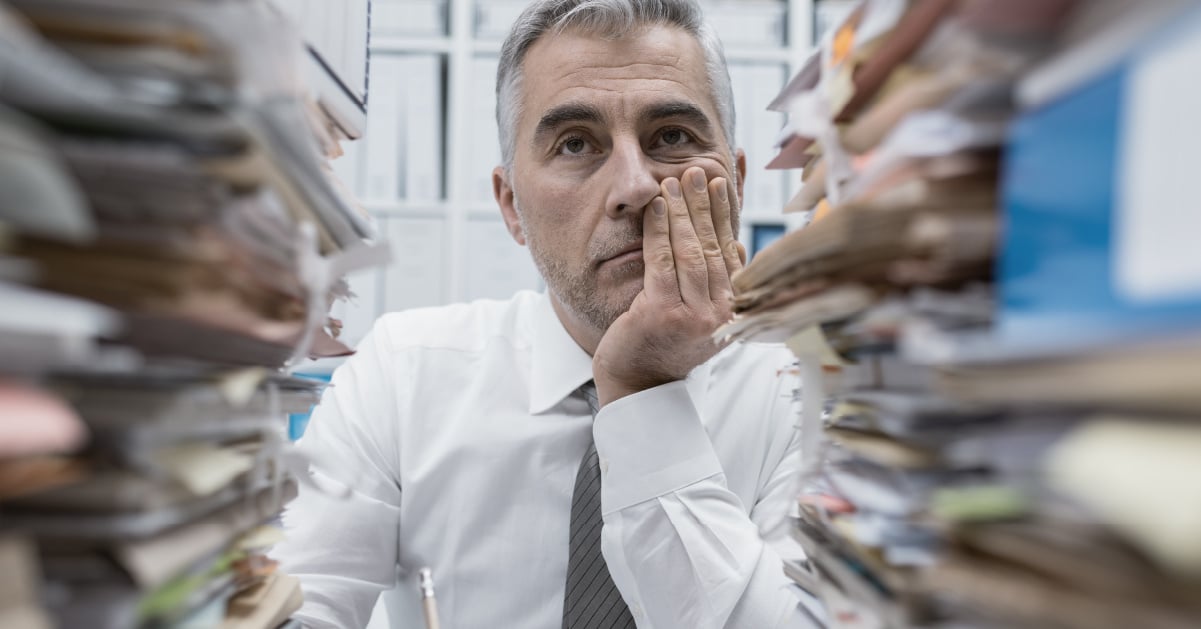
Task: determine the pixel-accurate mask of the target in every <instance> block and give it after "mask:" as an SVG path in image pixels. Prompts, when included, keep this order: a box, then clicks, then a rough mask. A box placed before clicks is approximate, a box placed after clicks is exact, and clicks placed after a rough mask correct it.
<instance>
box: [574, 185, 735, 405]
mask: <svg viewBox="0 0 1201 629" xmlns="http://www.w3.org/2000/svg"><path fill="white" fill-rule="evenodd" d="M682 179H683V180H682V181H681V180H677V179H675V178H674V177H673V178H669V179H665V180H664V181H663V182H662V184H661V186H660V194H661V195H662V196H661V197H656V198H655V199H654V200H653V201H652V202H651V204H650V208H649V209H648V210H647V211H646V213H645V215H644V217H643V226H644V228H643V241H642V256H643V260H644V261H645V266H646V274H645V278H644V281H643V287H642V292H640V293H639V294H638V296H637V297H635V298H634V303H633V304H632V305H631V306H630V309H629V311H628V312H626V313H625V314H623V315H621V316H620V317H618V318H617V320H616V321H614V322H613V325H612V326H610V327H609V330H608V332H606V333H605V335H604V337H603V338H602V339H601V342H600V345H599V346H598V347H597V349H596V354H595V356H594V357H593V360H592V372H593V377H594V378H595V380H596V389H597V394H598V397H599V400H600V403H601V405H602V406H603V405H604V404H607V403H609V402H612V401H614V400H617V399H620V398H622V397H625V396H627V395H630V394H632V393H637V392H639V391H644V390H646V389H649V388H652V387H656V386H659V385H661V384H666V383H668V382H673V381H675V380H681V379H683V378H684V377H685V376H687V375H688V373H689V372H690V371H692V369H693V368H694V367H696V366H697V365H699V364H701V363H703V362H705V361H706V360H708V359H709V358H711V357H712V356H713V355H714V354H716V353H717V351H718V350H719V349H721V346H720V345H718V344H717V343H715V342H714V341H713V337H712V335H713V332H714V331H716V330H717V328H718V327H719V326H720V325H722V324H723V323H725V322H726V321H729V319H730V316H731V302H732V297H733V290H732V288H731V287H730V275H732V274H733V273H734V272H735V271H737V270H738V269H741V268H742V265H743V263H744V262H745V260H746V250H745V249H744V248H743V247H742V245H741V244H740V243H739V242H738V241H737V240H735V239H734V229H733V223H732V219H731V217H732V216H733V215H734V212H732V211H731V207H732V206H733V204H735V203H737V202H738V197H737V194H736V191H735V188H734V185H733V184H732V183H731V182H730V181H729V180H728V179H726V178H723V177H718V178H715V179H713V180H712V181H707V177H706V176H705V171H704V170H702V169H701V168H696V167H694V168H689V169H688V170H686V171H685V172H684V176H683V178H682Z"/></svg>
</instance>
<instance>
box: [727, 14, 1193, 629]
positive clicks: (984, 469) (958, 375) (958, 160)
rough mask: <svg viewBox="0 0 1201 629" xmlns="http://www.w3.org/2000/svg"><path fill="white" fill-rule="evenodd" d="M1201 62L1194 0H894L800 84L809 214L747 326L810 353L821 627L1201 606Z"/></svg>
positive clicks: (795, 91)
mask: <svg viewBox="0 0 1201 629" xmlns="http://www.w3.org/2000/svg"><path fill="white" fill-rule="evenodd" d="M1199 58H1201V12H1199V11H1198V10H1197V7H1196V5H1195V4H1194V3H1189V2H1160V3H1152V5H1150V6H1141V5H1140V6H1131V5H1129V4H1127V3H1119V2H1106V1H1095V2H1084V1H1082V2H1069V1H1062V2H1052V1H1046V2H1007V1H995V2H994V1H988V0H971V1H962V0H960V1H957V0H910V1H896V2H887V1H881V2H870V1H869V2H864V3H862V4H861V5H860V6H859V7H858V8H857V9H856V10H855V11H854V12H852V13H851V15H850V16H849V17H848V18H847V19H846V21H845V22H843V23H842V24H841V25H839V26H838V27H836V28H834V29H832V30H831V31H830V32H829V33H827V34H826V36H825V37H824V39H823V41H822V43H821V45H820V47H819V50H818V51H817V52H815V53H814V55H813V56H812V57H811V59H810V60H809V61H808V62H807V64H806V65H805V67H804V68H803V69H802V70H801V71H800V72H799V73H798V74H797V75H796V76H795V77H794V78H793V79H792V80H791V81H790V82H789V84H788V85H787V86H786V87H785V89H784V91H783V93H782V94H781V95H780V97H779V98H778V99H777V101H776V102H775V103H774V104H773V106H774V107H776V108H778V109H779V110H781V111H786V112H788V113H789V116H790V118H789V123H788V126H787V127H786V129H785V131H784V134H783V138H782V142H781V151H780V154H779V155H778V156H777V158H776V161H775V165H776V166H777V167H781V168H803V169H804V170H803V174H802V179H803V182H804V183H803V186H802V189H801V191H800V193H799V194H798V195H797V197H796V198H794V199H793V200H792V201H791V202H790V203H789V206H788V208H787V209H788V210H792V211H800V212H806V213H808V214H809V216H810V222H809V223H808V224H807V225H806V226H805V227H804V228H802V229H800V230H798V231H795V232H792V233H790V234H787V235H785V236H784V237H782V238H781V239H780V240H779V241H777V242H776V243H775V244H773V245H772V246H770V247H769V248H767V249H766V250H764V251H762V252H760V253H759V255H758V256H757V257H756V258H755V259H754V260H753V261H752V262H751V263H750V264H749V265H748V266H747V267H746V269H745V270H744V271H743V272H742V273H740V274H739V275H738V276H736V277H735V278H734V287H735V292H736V304H735V309H736V312H737V313H738V314H737V316H736V318H735V320H734V321H733V322H732V323H731V324H729V325H728V326H726V327H725V328H724V329H723V330H722V332H721V333H722V334H723V335H724V336H726V337H729V338H735V339H744V340H769V341H785V342H787V343H788V344H789V346H790V348H792V349H793V350H794V352H796V353H797V355H798V357H799V360H800V363H801V371H802V377H803V381H804V386H805V391H804V392H803V393H802V395H803V396H804V402H805V407H804V410H803V412H804V414H805V418H804V423H803V425H802V436H803V439H804V443H803V454H804V456H805V457H806V459H805V460H806V472H805V478H804V479H803V487H804V489H803V491H802V494H801V495H800V496H799V498H798V503H799V505H798V507H799V510H798V514H799V515H798V517H797V518H796V521H795V522H794V533H795V536H796V537H797V539H798V540H799V542H800V543H801V545H802V546H803V547H804V549H805V551H806V554H807V557H806V559H805V560H804V561H800V562H793V563H789V564H788V566H787V572H788V573H789V575H790V576H792V578H793V579H794V580H795V581H796V582H797V584H798V586H799V587H800V588H801V589H803V590H804V591H805V593H806V595H805V598H804V600H805V602H806V605H805V607H806V609H808V610H809V612H810V613H811V615H812V616H813V617H814V619H815V620H816V621H817V622H820V623H823V624H825V625H827V626H832V627H910V626H930V627H950V626H954V627H1012V626H1031V627H1034V626H1037V627H1081V628H1083V627H1115V628H1116V627H1165V628H1166V627H1181V628H1183V627H1189V626H1196V623H1197V619H1198V618H1201V536H1198V535H1197V534H1196V533H1197V531H1199V530H1201V508H1198V505H1201V493H1199V490H1198V487H1199V485H1198V483H1197V482H1196V481H1197V479H1198V478H1201V394H1199V393H1198V391H1201V386H1198V385H1199V384H1201V268H1199V267H1198V266H1197V265H1196V264H1193V263H1192V262H1184V260H1195V259H1197V258H1196V253H1195V244H1192V245H1186V244H1185V242H1186V241H1187V240H1189V238H1186V237H1183V236H1180V235H1178V232H1179V231H1180V230H1188V226H1189V225H1190V224H1191V223H1189V222H1188V221H1190V220H1192V219H1189V218H1187V217H1188V216H1190V215H1192V214H1195V208H1196V207H1197V203H1198V202H1201V193H1198V192H1197V190H1201V187H1198V186H1197V185H1196V183H1195V182H1194V181H1193V179H1192V175H1188V174H1187V173H1186V172H1185V169H1182V168H1180V167H1179V165H1178V162H1179V159H1180V156H1181V155H1183V154H1186V153H1185V152H1182V148H1183V147H1193V148H1195V146H1197V145H1198V143H1201V125H1198V123H1197V118H1196V113H1195V112H1196V111H1201V109H1197V107H1198V106H1201V90H1198V89H1195V88H1192V87H1187V88H1186V87H1182V84H1181V82H1180V77H1181V76H1183V73H1186V72H1188V71H1189V70H1187V68H1189V67H1194V66H1192V65H1191V64H1192V63H1195V62H1196V61H1197V60H1198V59H1199ZM1186 110H1187V111H1186ZM1002 225H1003V226H1004V229H1002ZM1191 233H1193V234H1194V235H1195V232H1191ZM1173 234H1177V235H1173ZM1192 240H1195V238H1192ZM1187 247H1193V248H1192V249H1189V248H1187ZM1182 265H1183V267H1187V268H1182Z"/></svg>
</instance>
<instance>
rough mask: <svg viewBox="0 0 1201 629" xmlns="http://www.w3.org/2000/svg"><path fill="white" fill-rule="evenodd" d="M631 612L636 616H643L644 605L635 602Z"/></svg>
mask: <svg viewBox="0 0 1201 629" xmlns="http://www.w3.org/2000/svg"><path fill="white" fill-rule="evenodd" d="M630 613H631V614H633V615H634V617H635V618H642V606H641V605H639V604H638V603H634V604H633V605H632V606H631V607H630Z"/></svg>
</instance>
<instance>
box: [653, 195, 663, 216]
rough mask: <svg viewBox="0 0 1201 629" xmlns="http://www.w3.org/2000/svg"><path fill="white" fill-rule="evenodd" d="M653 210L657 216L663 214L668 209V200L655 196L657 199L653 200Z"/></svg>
mask: <svg viewBox="0 0 1201 629" xmlns="http://www.w3.org/2000/svg"><path fill="white" fill-rule="evenodd" d="M651 210H652V211H653V212H654V213H655V216H663V213H664V212H666V211H667V201H664V200H663V197H655V200H654V201H651Z"/></svg>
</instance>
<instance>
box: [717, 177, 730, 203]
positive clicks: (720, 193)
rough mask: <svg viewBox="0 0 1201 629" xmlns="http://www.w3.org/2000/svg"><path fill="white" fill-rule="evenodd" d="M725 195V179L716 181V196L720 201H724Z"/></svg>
mask: <svg viewBox="0 0 1201 629" xmlns="http://www.w3.org/2000/svg"><path fill="white" fill-rule="evenodd" d="M727 196H728V195H727V191H726V180H725V179H722V180H720V181H719V182H718V186H717V198H719V199H721V201H722V203H725V202H726V197H727Z"/></svg>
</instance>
